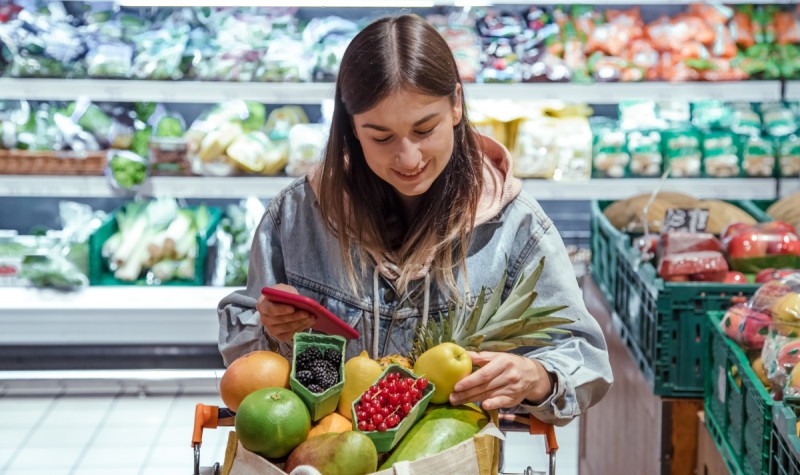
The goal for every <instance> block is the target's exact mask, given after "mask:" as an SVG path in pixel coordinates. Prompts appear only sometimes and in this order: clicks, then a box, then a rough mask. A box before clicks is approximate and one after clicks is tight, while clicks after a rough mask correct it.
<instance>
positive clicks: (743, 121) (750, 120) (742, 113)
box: [731, 103, 761, 135]
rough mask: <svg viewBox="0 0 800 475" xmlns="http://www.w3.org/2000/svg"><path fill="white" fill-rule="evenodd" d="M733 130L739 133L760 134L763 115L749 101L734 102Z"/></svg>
mask: <svg viewBox="0 0 800 475" xmlns="http://www.w3.org/2000/svg"><path fill="white" fill-rule="evenodd" d="M731 131H732V132H734V133H737V134H739V135H760V134H761V117H760V116H759V115H758V113H757V112H756V111H755V110H754V109H753V106H752V105H750V104H749V103H735V104H733V121H732V123H731Z"/></svg>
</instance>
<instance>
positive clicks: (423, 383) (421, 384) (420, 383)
mask: <svg viewBox="0 0 800 475" xmlns="http://www.w3.org/2000/svg"><path fill="white" fill-rule="evenodd" d="M417 387H418V388H419V389H425V388H427V387H428V380H427V379H425V378H419V379H418V380H417Z"/></svg>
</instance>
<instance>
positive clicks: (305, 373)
mask: <svg viewBox="0 0 800 475" xmlns="http://www.w3.org/2000/svg"><path fill="white" fill-rule="evenodd" d="M296 376H297V381H299V382H300V384H302V385H303V386H305V387H308V385H309V384H311V383H313V382H314V373H312V372H311V371H309V370H307V369H305V370H300V371H298V372H297V374H296Z"/></svg>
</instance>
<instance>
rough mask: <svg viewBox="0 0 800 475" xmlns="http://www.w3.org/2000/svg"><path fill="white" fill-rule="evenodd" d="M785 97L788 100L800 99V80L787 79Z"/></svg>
mask: <svg viewBox="0 0 800 475" xmlns="http://www.w3.org/2000/svg"><path fill="white" fill-rule="evenodd" d="M785 85H786V90H785V92H784V98H785V99H786V100H787V101H800V81H786V82H785Z"/></svg>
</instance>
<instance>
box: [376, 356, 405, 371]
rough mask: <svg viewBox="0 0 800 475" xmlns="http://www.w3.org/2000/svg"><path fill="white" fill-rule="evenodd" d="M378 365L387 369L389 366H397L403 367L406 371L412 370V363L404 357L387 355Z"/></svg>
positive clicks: (379, 360)
mask: <svg viewBox="0 0 800 475" xmlns="http://www.w3.org/2000/svg"><path fill="white" fill-rule="evenodd" d="M378 364H379V365H381V368H383V369H386V367H387V366H389V365H392V364H397V365H400V366H402V367H403V368H406V369H411V361H410V360H409V359H408V358H406V357H405V356H403V355H398V354H394V355H386V356H384V357H383V358H380V359H378Z"/></svg>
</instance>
